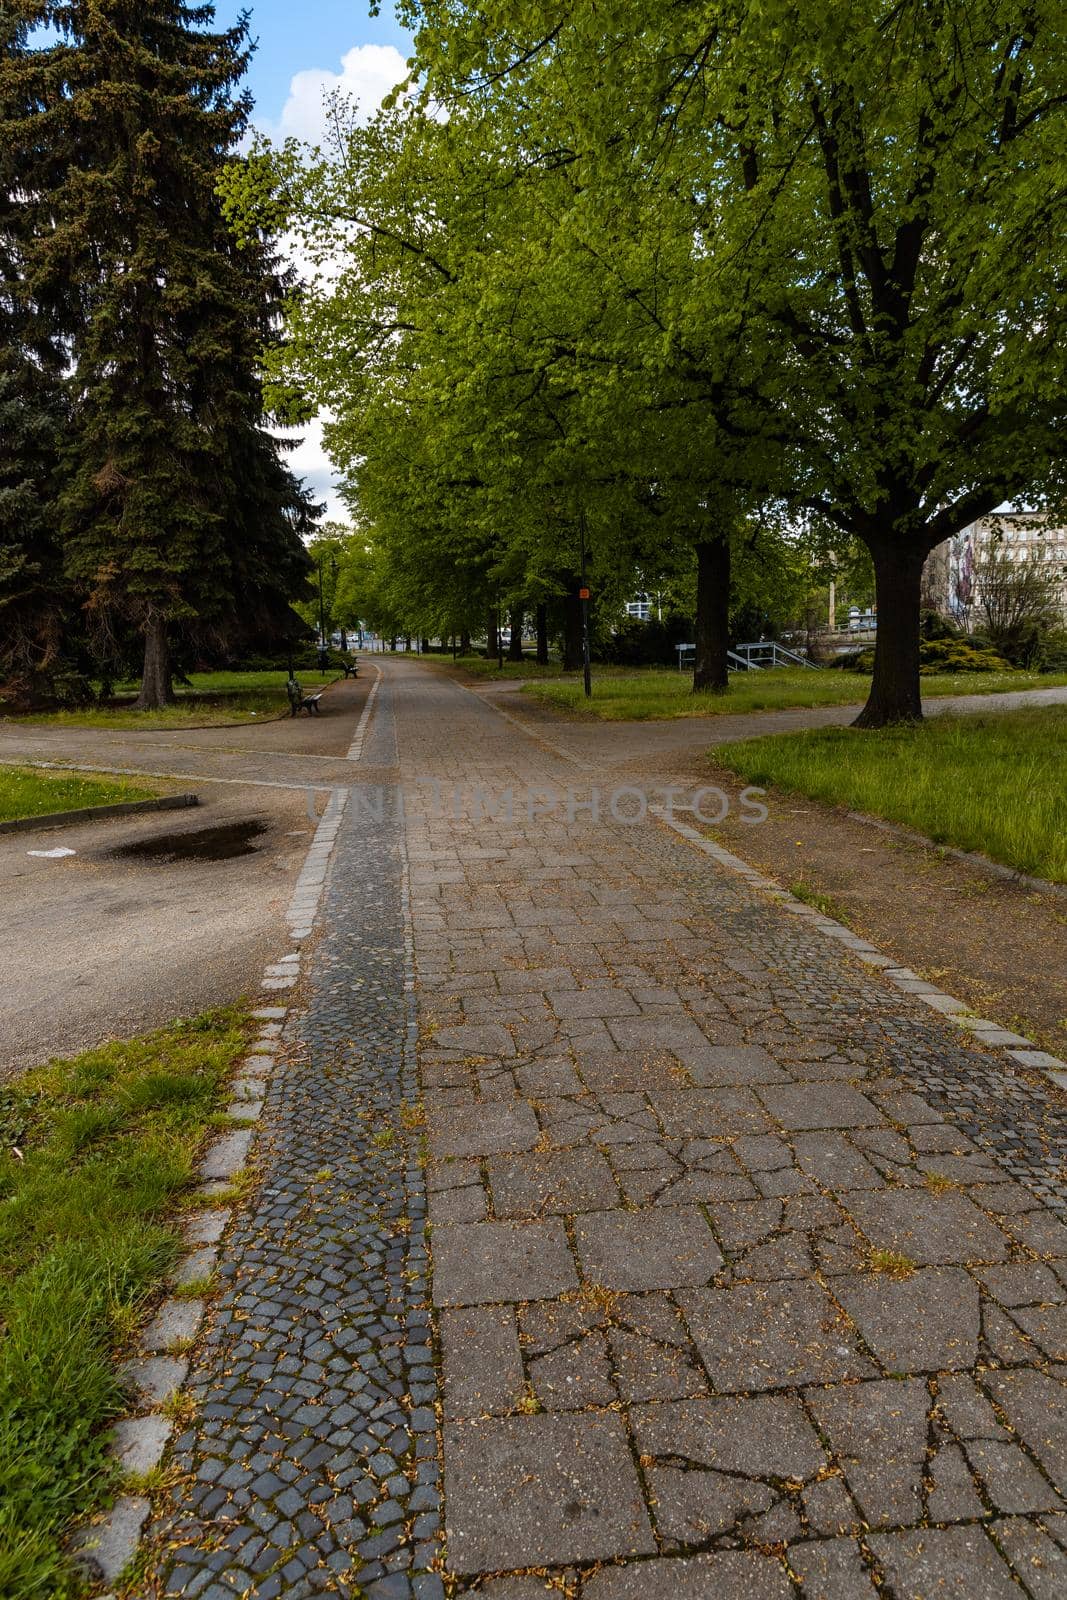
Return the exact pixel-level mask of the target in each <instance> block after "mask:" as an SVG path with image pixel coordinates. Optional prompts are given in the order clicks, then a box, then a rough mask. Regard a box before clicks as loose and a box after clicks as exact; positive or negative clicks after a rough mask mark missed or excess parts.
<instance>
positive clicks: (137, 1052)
mask: <svg viewBox="0 0 1067 1600" xmlns="http://www.w3.org/2000/svg"><path fill="white" fill-rule="evenodd" d="M249 1036H250V1026H249V1023H248V1020H247V1018H246V1016H245V1015H244V1014H243V1013H242V1012H239V1011H237V1010H233V1009H227V1010H220V1011H214V1012H210V1013H208V1014H207V1015H206V1016H203V1017H200V1018H198V1019H196V1020H195V1021H191V1022H181V1023H176V1024H174V1025H173V1026H172V1027H169V1028H164V1029H161V1030H160V1031H158V1032H156V1033H151V1034H147V1035H145V1036H144V1037H142V1038H138V1039H132V1040H128V1041H123V1042H117V1043H112V1044H107V1045H103V1046H101V1047H100V1048H99V1049H96V1050H90V1051H88V1052H87V1053H86V1054H84V1055H81V1056H77V1057H75V1058H74V1059H73V1060H69V1061H53V1062H51V1063H50V1064H49V1065H48V1066H47V1067H42V1068H40V1069H38V1070H37V1071H35V1072H32V1073H30V1074H29V1075H28V1076H26V1077H23V1078H20V1079H18V1080H17V1081H16V1082H14V1083H11V1084H7V1085H3V1086H0V1596H3V1597H5V1600H7V1597H11V1600H15V1597H18V1600H66V1597H68V1596H73V1595H76V1594H79V1593H80V1592H81V1591H82V1589H83V1587H84V1585H83V1584H82V1583H81V1582H80V1580H79V1578H78V1576H77V1574H76V1573H75V1572H74V1571H73V1569H72V1567H71V1565H70V1563H69V1562H68V1560H67V1558H66V1556H65V1554H64V1540H65V1537H66V1535H67V1534H68V1532H69V1529H70V1526H71V1524H72V1522H74V1521H76V1520H78V1519H80V1518H82V1517H84V1516H86V1515H87V1514H89V1513H90V1512H91V1511H93V1510H95V1509H96V1508H97V1507H99V1506H100V1505H102V1504H104V1503H105V1502H106V1501H107V1499H108V1497H109V1495H110V1494H111V1493H112V1492H113V1489H114V1487H115V1485H116V1483H117V1481H118V1474H117V1471H116V1469H115V1467H114V1465H113V1463H112V1462H111V1460H110V1458H109V1457H108V1455H107V1453H106V1448H105V1446H106V1438H107V1423H108V1422H109V1421H110V1419H111V1418H113V1417H114V1416H116V1415H117V1414H118V1413H120V1412H121V1411H122V1410H123V1409H124V1405H125V1397H124V1394H123V1390H122V1386H121V1383H120V1381H119V1378H118V1375H117V1366H116V1358H117V1357H118V1356H119V1355H120V1353H121V1352H122V1349H123V1346H124V1345H125V1344H126V1342H127V1340H128V1339H129V1336H130V1334H131V1332H132V1330H133V1329H134V1328H135V1327H136V1326H137V1324H138V1323H139V1322H140V1320H141V1318H142V1317H143V1316H144V1315H145V1313H146V1311H147V1309H148V1307H149V1305H150V1303H151V1301H152V1299H153V1297H154V1296H155V1295H156V1294H157V1293H158V1292H159V1290H160V1288H161V1286H162V1284H163V1282H164V1279H165V1276H166V1274H167V1272H168V1270H169V1268H170V1267H171V1266H172V1264H173V1262H174V1260H175V1258H176V1256H177V1254H178V1252H179V1248H180V1246H179V1240H178V1235H177V1232H176V1229H175V1228H174V1226H173V1217H174V1213H175V1210H176V1208H177V1206H178V1204H179V1202H180V1201H181V1198H182V1195H183V1193H184V1192H185V1191H187V1190H188V1189H189V1188H190V1187H191V1185H192V1183H193V1181H194V1163H195V1159H196V1155H197V1152H198V1150H199V1147H200V1144H201V1141H202V1138H203V1134H204V1131H205V1128H206V1126H207V1125H208V1123H209V1119H210V1118H211V1117H212V1116H213V1115H214V1114H215V1113H216V1112H217V1111H218V1110H219V1109H220V1106H222V1104H223V1103H224V1100H223V1094H222V1090H223V1084H224V1080H225V1079H226V1078H227V1077H228V1076H229V1074H230V1072H231V1071H232V1069H233V1067H234V1065H235V1064H236V1062H237V1061H238V1059H239V1057H240V1056H241V1054H242V1052H243V1050H244V1049H245V1048H246V1045H247V1040H248V1038H249Z"/></svg>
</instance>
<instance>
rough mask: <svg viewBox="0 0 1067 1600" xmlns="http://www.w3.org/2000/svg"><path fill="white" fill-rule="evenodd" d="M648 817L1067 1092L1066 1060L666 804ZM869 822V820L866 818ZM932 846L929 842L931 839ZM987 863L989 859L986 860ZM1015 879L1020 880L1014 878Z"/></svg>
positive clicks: (981, 1039)
mask: <svg viewBox="0 0 1067 1600" xmlns="http://www.w3.org/2000/svg"><path fill="white" fill-rule="evenodd" d="M649 815H650V816H654V817H656V819H657V820H658V821H660V822H662V823H663V824H664V826H665V827H668V828H671V829H672V830H673V831H674V832H675V833H678V834H680V835H681V836H682V838H683V839H687V840H688V841H689V843H690V844H693V845H695V846H696V848H697V849H698V850H702V851H703V852H704V854H705V855H708V856H711V857H712V859H713V860H714V861H717V862H718V863H719V865H720V866H723V867H726V868H727V869H728V870H729V871H730V872H733V873H735V874H736V875H737V876H738V877H741V878H744V879H745V881H746V882H747V883H748V884H750V885H751V887H752V888H754V889H762V890H763V891H764V893H765V894H767V896H768V897H769V898H770V899H772V900H777V901H778V902H779V904H780V905H781V907H782V909H783V910H784V911H789V912H792V913H793V914H794V915H796V916H804V917H806V918H807V920H808V921H809V922H810V924H811V926H812V927H813V928H816V929H818V931H819V932H820V933H821V934H824V935H825V936H826V937H827V938H829V939H833V940H835V941H836V942H837V943H838V944H841V945H844V947H845V949H846V950H850V951H851V952H852V954H853V955H854V956H856V958H857V959H858V960H859V961H862V962H864V963H865V964H866V965H867V966H870V967H876V968H878V969H879V970H880V971H881V974H882V977H883V978H885V980H886V982H887V983H891V984H892V985H893V986H894V988H896V989H899V990H900V991H901V992H902V993H903V994H907V995H910V996H911V998H912V999H913V1000H918V1001H920V1002H921V1003H922V1004H923V1005H925V1006H929V1007H930V1009H931V1010H932V1011H936V1012H938V1013H939V1014H940V1015H941V1016H942V1017H944V1019H945V1021H946V1022H953V1023H955V1024H956V1026H957V1027H959V1028H963V1029H965V1030H966V1031H967V1032H969V1033H972V1034H973V1035H974V1037H975V1038H976V1039H977V1040H978V1041H979V1042H980V1043H981V1044H984V1045H986V1046H987V1047H988V1048H990V1049H993V1050H1003V1051H1004V1053H1005V1054H1006V1055H1007V1056H1008V1057H1009V1058H1010V1059H1011V1060H1012V1061H1014V1062H1017V1063H1018V1064H1019V1065H1020V1066H1023V1067H1026V1068H1027V1069H1028V1070H1029V1071H1032V1072H1040V1073H1041V1074H1042V1075H1043V1076H1044V1077H1046V1078H1047V1079H1048V1080H1049V1082H1050V1083H1052V1084H1054V1085H1055V1086H1056V1088H1057V1089H1067V1061H1061V1060H1060V1058H1059V1057H1058V1056H1054V1055H1050V1054H1049V1052H1048V1051H1047V1050H1041V1049H1039V1048H1038V1047H1037V1045H1035V1044H1034V1042H1033V1040H1031V1039H1027V1038H1024V1037H1023V1035H1021V1034H1017V1033H1012V1032H1011V1030H1010V1029H1008V1028H1005V1027H1003V1026H1002V1025H1001V1024H1000V1023H999V1022H991V1021H989V1020H988V1019H987V1018H985V1017H976V1016H975V1015H974V1014H973V1013H972V1011H971V1009H970V1007H969V1006H968V1005H967V1004H966V1003H965V1002H964V1001H963V1000H959V999H957V998H956V996H955V995H951V994H945V993H944V992H943V991H942V990H940V989H938V988H937V987H936V986H935V985H934V984H932V983H927V982H926V980H925V979H923V978H920V977H919V974H918V973H917V972H912V971H911V969H910V968H909V967H902V966H900V965H899V964H898V963H897V962H896V961H894V960H893V959H892V958H891V957H889V956H887V955H884V954H883V953H882V952H881V951H880V950H878V949H877V948H876V947H875V946H874V945H873V944H871V943H870V941H869V940H867V939H861V938H860V936H859V935H858V934H856V933H853V932H852V930H851V929H850V928H846V927H845V926H844V924H843V923H840V922H837V921H835V920H834V918H833V917H828V916H826V915H825V914H824V913H823V912H821V911H819V910H817V909H816V908H815V907H814V906H809V905H807V904H805V902H804V901H803V900H798V899H797V898H796V896H795V895H792V894H790V893H789V891H788V889H783V888H782V886H781V884H779V883H776V882H775V881H774V879H773V878H768V877H767V876H766V875H765V874H764V873H762V872H761V871H760V870H759V869H758V868H757V867H753V866H750V865H749V863H748V862H747V861H743V860H742V859H741V857H740V856H735V855H732V854H731V853H730V851H729V850H724V849H723V848H722V846H721V845H717V844H715V843H713V841H712V840H711V839H708V838H706V837H705V835H704V834H702V833H700V832H699V830H698V829H696V828H692V827H690V826H689V824H688V823H687V822H679V821H678V819H677V817H675V816H673V815H671V814H670V813H669V812H668V810H667V808H666V806H650V807H649ZM864 820H866V819H864ZM927 842H929V841H927ZM983 859H984V858H983ZM1013 876H1017V875H1016V874H1013Z"/></svg>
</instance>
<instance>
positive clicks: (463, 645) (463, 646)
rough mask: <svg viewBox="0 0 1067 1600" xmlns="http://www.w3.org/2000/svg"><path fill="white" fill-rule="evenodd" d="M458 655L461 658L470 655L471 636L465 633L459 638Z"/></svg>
mask: <svg viewBox="0 0 1067 1600" xmlns="http://www.w3.org/2000/svg"><path fill="white" fill-rule="evenodd" d="M459 653H460V655H461V656H469V655H470V653H471V636H470V634H469V633H467V632H463V633H461V634H460V636H459Z"/></svg>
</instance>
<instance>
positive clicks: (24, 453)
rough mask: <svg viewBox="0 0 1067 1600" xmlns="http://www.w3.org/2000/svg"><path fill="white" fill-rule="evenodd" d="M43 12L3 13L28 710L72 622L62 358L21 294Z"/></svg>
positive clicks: (10, 608) (20, 650) (17, 520)
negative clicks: (59, 514) (36, 39)
mask: <svg viewBox="0 0 1067 1600" xmlns="http://www.w3.org/2000/svg"><path fill="white" fill-rule="evenodd" d="M41 11H42V7H41V6H40V5H31V4H23V5H20V6H18V7H15V6H9V5H5V6H4V7H3V8H2V9H0V678H2V679H3V681H4V684H5V687H6V691H7V694H8V695H9V697H11V698H13V699H15V700H16V701H25V702H32V701H33V700H34V699H36V698H38V697H40V696H41V695H43V694H45V693H47V692H49V691H50V690H53V689H54V688H55V685H56V681H57V679H58V678H60V677H61V676H62V674H63V670H64V667H65V665H66V663H65V662H64V643H65V632H66V625H67V623H68V621H69V619H68V617H67V616H66V615H65V607H64V596H63V585H62V560H61V552H60V546H59V541H58V538H57V533H56V515H55V504H54V500H55V493H56V488H57V475H56V464H57V459H58V453H59V448H60V443H61V440H62V436H63V428H64V422H65V415H64V412H65V405H64V397H63V393H62V389H61V385H60V368H61V362H62V351H61V349H60V346H59V344H58V341H57V340H56V339H55V338H54V337H52V335H51V331H50V328H49V325H48V323H47V321H46V320H45V319H44V318H42V316H41V314H40V310H39V308H38V307H37V306H35V305H34V303H33V302H32V300H31V299H30V298H29V297H28V296H27V294H26V293H25V282H24V279H25V271H24V262H25V253H26V248H27V244H28V242H29V240H30V238H31V236H32V215H33V210H32V206H31V205H30V204H29V203H28V200H27V182H28V181H32V180H31V179H30V175H29V173H28V171H27V166H26V161H25V156H26V152H25V151H24V150H23V149H22V148H21V144H20V141H19V139H18V138H17V130H19V129H22V128H24V127H25V126H26V125H27V123H28V122H29V121H32V119H33V117H34V115H35V114H36V112H37V110H38V99H37V95H38V92H39V86H37V85H35V83H34V80H33V76H32V74H30V73H28V72H27V70H26V40H27V37H28V35H29V33H30V31H31V29H32V27H33V25H34V24H35V23H36V22H37V21H38V20H39V18H40V15H41Z"/></svg>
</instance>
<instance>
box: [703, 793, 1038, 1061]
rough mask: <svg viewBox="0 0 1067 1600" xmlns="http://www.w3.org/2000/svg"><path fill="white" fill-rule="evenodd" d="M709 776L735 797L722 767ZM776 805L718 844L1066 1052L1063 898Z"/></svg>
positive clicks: (935, 852)
mask: <svg viewBox="0 0 1067 1600" xmlns="http://www.w3.org/2000/svg"><path fill="white" fill-rule="evenodd" d="M705 772H706V773H707V772H708V769H705ZM704 781H705V782H707V781H710V782H712V783H716V784H718V785H719V786H720V787H721V788H723V789H725V790H726V791H727V793H729V794H731V795H734V796H736V794H737V793H738V787H739V786H738V783H737V779H736V776H735V775H734V774H732V773H727V772H724V771H722V770H721V769H713V770H711V772H710V774H709V775H708V776H705V780H704ZM769 806H770V816H769V817H768V819H767V821H766V822H765V823H763V824H761V825H759V826H751V825H745V824H742V823H741V822H739V821H737V820H735V818H736V814H737V807H736V805H735V807H734V817H731V818H730V819H728V820H727V821H726V822H725V823H723V824H722V825H721V826H720V827H717V828H715V829H714V830H713V837H714V838H715V840H716V841H717V842H718V843H719V844H721V845H723V847H724V848H725V849H727V850H732V851H734V852H735V853H736V854H737V855H739V856H741V857H742V858H743V859H744V860H745V861H749V862H751V863H752V865H753V866H757V867H760V868H762V869H763V870H764V871H766V872H767V873H768V874H769V875H770V876H771V877H773V878H775V879H777V881H778V882H779V883H780V884H781V885H782V886H783V887H784V888H786V889H791V890H793V891H794V892H797V890H798V888H799V890H800V892H801V897H802V898H805V899H807V898H810V897H812V896H817V897H819V901H820V903H821V904H822V908H823V909H824V910H825V911H826V912H827V913H828V915H830V916H833V917H836V918H837V919H838V920H839V921H842V922H846V923H847V924H848V926H849V927H850V928H852V929H853V930H854V931H855V932H856V933H858V934H861V935H862V936H863V937H864V938H865V939H870V940H871V942H872V943H873V944H875V945H877V947H878V948H879V949H880V950H882V951H884V952H885V954H886V955H890V956H893V957H895V958H896V960H897V961H899V962H900V964H901V965H902V966H906V967H911V968H912V969H913V970H914V971H915V972H918V973H919V974H920V975H921V976H922V977H924V978H926V979H928V980H929V981H930V982H931V983H936V984H938V985H939V986H940V987H941V988H942V989H945V990H946V991H947V992H948V993H949V994H954V995H958V996H959V998H960V999H961V1000H965V1001H966V1002H967V1003H968V1005H969V1006H971V1007H972V1009H973V1010H974V1011H976V1012H978V1013H979V1014H980V1015H981V1016H985V1017H990V1018H992V1019H993V1020H995V1021H997V1022H1000V1023H1003V1024H1004V1025H1005V1026H1006V1027H1010V1028H1012V1029H1014V1030H1015V1031H1016V1032H1018V1033H1023V1034H1026V1035H1027V1037H1029V1038H1031V1039H1034V1040H1035V1041H1036V1042H1038V1043H1039V1044H1040V1045H1041V1046H1042V1047H1043V1048H1045V1049H1047V1050H1051V1051H1052V1052H1053V1054H1055V1055H1058V1056H1067V1001H1065V995H1067V961H1065V956H1064V952H1065V950H1067V902H1064V901H1063V900H1062V899H1059V898H1057V897H1056V896H1053V895H1049V894H1043V893H1041V892H1038V891H1035V890H1033V889H1030V888H1027V887H1026V886H1024V885H1021V884H1017V883H1013V882H1012V881H1010V880H1008V879H1004V878H1001V877H999V876H997V875H996V874H995V873H993V872H990V871H987V870H986V869H985V868H984V867H982V866H980V865H978V864H972V863H970V862H965V861H960V860H957V859H955V858H954V857H952V856H949V855H947V854H945V852H943V851H941V850H939V849H938V847H937V846H936V845H933V844H931V845H918V844H911V843H908V842H905V841H903V840H900V839H896V838H893V837H892V836H891V835H887V834H885V833H883V832H882V831H881V830H880V829H878V828H874V827H871V826H869V825H868V824H866V823H863V822H856V821H853V820H852V819H851V818H849V817H847V816H846V815H845V814H844V812H843V811H836V810H834V809H833V808H831V807H828V806H822V805H820V804H818V802H816V801H813V800H806V799H803V798H800V797H796V796H790V795H775V794H772V795H771V796H770V798H769Z"/></svg>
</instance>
